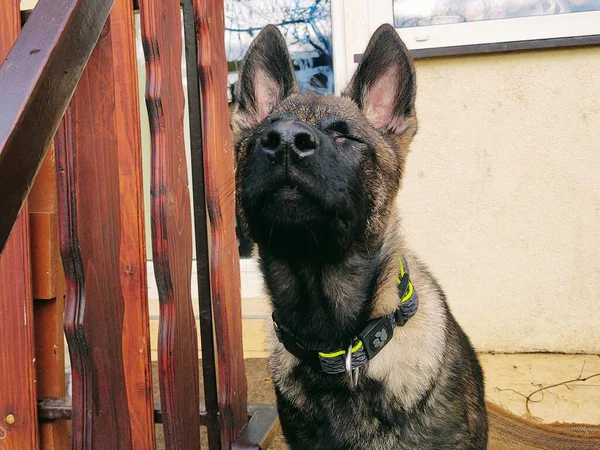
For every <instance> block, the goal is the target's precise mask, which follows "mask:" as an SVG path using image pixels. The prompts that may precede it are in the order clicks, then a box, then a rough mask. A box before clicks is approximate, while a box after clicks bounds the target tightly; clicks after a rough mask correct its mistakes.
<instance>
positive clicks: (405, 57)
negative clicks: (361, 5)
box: [344, 25, 416, 134]
mask: <svg viewBox="0 0 600 450" xmlns="http://www.w3.org/2000/svg"><path fill="white" fill-rule="evenodd" d="M415 94H416V80H415V69H414V66H413V63H412V58H411V56H410V53H409V52H408V49H407V48H406V46H405V45H404V42H402V40H401V39H400V36H398V33H397V32H396V30H395V29H394V28H393V27H392V26H391V25H382V26H380V27H379V28H378V29H377V31H375V33H374V34H373V37H371V41H370V42H369V45H368V46H367V49H366V50H365V53H364V55H363V58H362V60H361V62H360V64H359V65H358V68H357V69H356V72H355V74H354V76H353V77H352V80H351V81H350V84H349V85H348V87H347V88H346V91H345V92H344V95H346V96H348V97H350V98H352V100H354V101H355V102H356V103H357V104H358V106H359V107H360V109H361V110H362V111H363V114H364V115H365V117H366V118H367V119H368V120H369V122H371V124H372V125H373V126H374V127H376V128H378V129H380V130H382V131H388V132H390V133H395V134H405V133H407V132H412V133H413V134H414V132H415V131H416V119H415Z"/></svg>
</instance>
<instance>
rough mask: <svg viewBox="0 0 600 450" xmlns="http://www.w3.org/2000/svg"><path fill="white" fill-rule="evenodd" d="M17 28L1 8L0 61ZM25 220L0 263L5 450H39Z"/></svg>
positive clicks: (0, 438) (0, 440)
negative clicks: (36, 449) (37, 449)
mask: <svg viewBox="0 0 600 450" xmlns="http://www.w3.org/2000/svg"><path fill="white" fill-rule="evenodd" d="M20 28H21V27H20V16H19V2H18V1H17V0H10V1H8V2H5V3H4V5H3V8H0V61H2V60H4V57H5V56H6V55H7V53H8V51H9V50H10V48H11V46H12V44H13V42H14V41H15V39H17V35H18V33H19V29H20ZM1 73H2V72H0V76H1ZM0 92H1V91H0ZM1 121H2V119H1V115H0V122H1ZM0 155H1V154H0ZM0 161H1V160H0ZM1 192H2V189H1V188H0V193H1ZM28 219H29V217H28V207H27V204H25V205H24V207H23V210H22V212H21V214H20V215H19V216H18V218H17V220H16V222H15V225H14V228H13V232H12V234H11V235H10V238H9V239H8V242H7V243H6V247H5V251H4V253H3V254H2V255H1V257H0V305H2V314H0V342H2V345H1V346H0V380H2V388H1V389H0V448H6V449H13V448H14V449H17V448H18V449H21V448H22V449H29V448H31V449H35V448H37V447H38V445H39V440H38V426H37V405H36V400H37V396H36V392H35V368H34V345H33V308H32V305H33V302H32V292H31V260H30V252H29V251H30V241H29V220H28ZM13 220H14V217H13ZM11 225H12V224H11ZM0 248H1V247H0Z"/></svg>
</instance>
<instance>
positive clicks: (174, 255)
mask: <svg viewBox="0 0 600 450" xmlns="http://www.w3.org/2000/svg"><path fill="white" fill-rule="evenodd" d="M140 12H141V25H142V41H143V47H144V54H145V58H146V73H147V85H146V104H147V107H148V116H149V120H150V134H151V145H152V181H151V194H152V200H151V217H152V250H153V262H154V273H155V276H156V282H157V287H158V293H159V300H160V325H159V336H158V363H159V364H158V366H159V378H160V383H159V384H160V394H161V408H162V416H163V429H164V433H165V442H166V445H167V448H169V449H182V450H190V449H193V448H199V446H200V416H199V414H198V410H199V403H200V400H199V370H198V361H197V359H198V356H197V355H198V343H197V334H196V324H195V320H194V315H193V310H192V299H191V265H192V228H191V210H190V193H189V187H188V180H187V166H186V155H185V146H184V135H183V112H184V96H183V84H182V79H181V77H182V73H181V52H182V40H181V18H180V3H179V0H164V1H161V2H155V1H151V0H141V1H140Z"/></svg>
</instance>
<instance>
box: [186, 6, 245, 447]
mask: <svg viewBox="0 0 600 450" xmlns="http://www.w3.org/2000/svg"><path fill="white" fill-rule="evenodd" d="M193 2H194V11H195V16H196V24H197V30H196V33H197V36H198V75H199V79H200V88H201V91H202V96H201V98H202V144H203V145H202V146H203V156H204V182H205V192H206V204H207V207H208V213H209V218H210V230H211V255H210V256H211V257H210V271H211V272H210V273H211V280H210V283H211V290H212V302H213V316H214V321H215V335H216V345H217V348H218V352H217V367H218V390H217V392H218V398H219V412H220V419H221V447H222V448H223V449H229V448H231V445H232V443H233V442H234V441H235V439H236V437H237V435H238V434H239V433H240V431H241V430H242V428H243V427H244V425H245V424H246V422H247V421H248V416H247V382H246V372H245V368H244V353H243V348H242V309H241V289H240V265H239V253H238V247H237V245H236V243H237V238H236V233H235V195H234V190H235V182H234V172H233V164H234V161H233V151H232V148H231V131H230V128H229V108H228V105H227V61H226V57H225V23H224V12H223V1H222V0H193Z"/></svg>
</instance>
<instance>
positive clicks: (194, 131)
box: [182, 0, 221, 450]
mask: <svg viewBox="0 0 600 450" xmlns="http://www.w3.org/2000/svg"><path fill="white" fill-rule="evenodd" d="M182 3H183V22H184V31H185V33H184V34H185V61H186V70H187V89H188V115H189V122H190V146H191V148H190V150H191V164H192V184H193V193H194V195H193V199H194V225H195V226H194V231H195V238H196V239H195V243H196V273H197V277H198V310H199V311H200V338H201V342H202V345H201V348H202V375H203V380H204V404H205V407H206V417H207V420H208V425H207V436H208V446H209V448H210V449H211V450H218V449H220V448H221V433H220V424H219V400H218V396H217V365H216V358H215V341H214V324H213V313H212V299H211V290H210V254H209V245H208V240H209V233H210V230H209V228H208V217H207V214H206V196H205V192H204V154H203V149H202V114H201V105H200V85H199V82H198V67H197V63H198V43H197V41H196V19H195V15H194V4H193V0H184V1H183V2H182Z"/></svg>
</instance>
